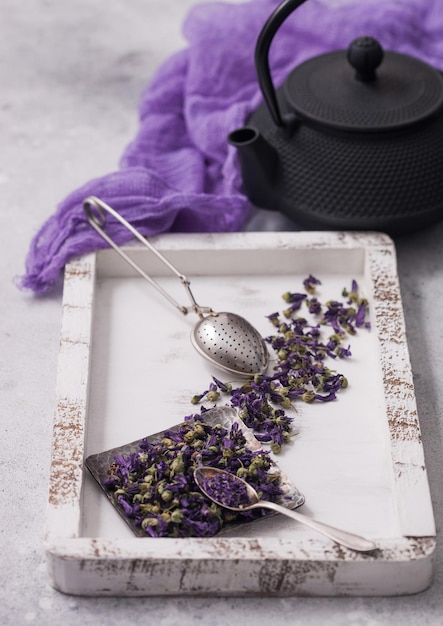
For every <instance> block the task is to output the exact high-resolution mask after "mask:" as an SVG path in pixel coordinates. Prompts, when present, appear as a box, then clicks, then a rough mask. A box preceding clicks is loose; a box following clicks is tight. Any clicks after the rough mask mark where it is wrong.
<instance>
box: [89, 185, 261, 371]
mask: <svg viewBox="0 0 443 626" xmlns="http://www.w3.org/2000/svg"><path fill="white" fill-rule="evenodd" d="M83 209H84V211H85V214H86V217H87V219H88V221H89V223H90V224H91V226H92V227H93V228H94V229H95V230H96V231H97V232H98V233H99V235H101V237H103V239H104V240H105V241H106V242H107V243H108V244H109V245H110V246H111V247H112V248H114V250H115V251H116V252H118V254H119V255H120V256H121V257H122V258H123V259H125V261H126V262H127V263H129V265H130V266H131V267H132V268H133V269H134V270H135V271H136V272H138V274H140V276H142V278H144V279H145V280H147V281H148V283H150V284H151V285H152V286H153V287H155V288H156V289H157V291H159V292H160V293H161V294H162V295H163V296H164V297H165V298H166V299H167V300H169V302H170V303H171V304H173V305H174V306H175V307H176V308H177V309H178V310H179V311H180V312H181V313H183V314H184V315H187V314H188V313H189V312H191V311H193V312H194V313H196V314H197V315H198V316H199V318H200V321H198V322H197V323H196V325H195V326H194V328H193V330H192V333H191V341H192V344H193V346H194V348H195V349H196V350H197V352H198V353H199V354H200V355H201V356H203V357H204V358H205V359H208V360H209V361H210V362H211V363H212V364H213V365H216V366H217V367H219V368H220V369H222V370H224V371H225V372H229V373H231V374H236V375H237V376H243V377H248V376H253V375H254V374H262V373H263V372H264V371H265V370H266V369H267V367H268V362H269V355H268V350H267V348H266V344H265V342H264V341H263V338H262V337H261V335H260V333H259V332H258V330H256V329H255V328H254V327H253V326H252V325H251V324H250V323H249V322H248V321H247V320H245V319H244V318H243V317H240V315H236V314H235V313H226V312H223V313H216V312H215V311H213V310H212V309H211V308H210V307H201V306H199V305H198V304H197V302H196V300H195V298H194V295H193V294H192V291H191V288H190V281H189V280H188V279H187V278H186V276H184V275H183V274H181V273H180V272H179V271H178V270H177V268H175V267H174V265H172V263H171V262H170V261H168V259H166V258H165V257H164V256H163V255H162V254H160V252H159V251H158V250H157V249H156V248H155V247H154V246H153V245H152V244H151V243H149V241H148V240H147V239H145V237H143V235H142V234H141V233H139V232H138V230H136V229H135V228H134V227H133V226H132V225H131V224H130V223H129V222H127V221H126V220H125V219H124V218H123V217H122V216H121V215H120V214H119V213H117V211H115V210H114V209H113V208H111V207H110V206H109V205H108V204H106V203H105V202H103V200H100V199H99V198H96V197H95V196H90V197H88V198H86V200H85V201H84V203H83ZM105 213H109V214H110V215H112V216H113V217H114V218H115V219H116V220H118V221H119V222H120V223H121V224H123V226H125V227H126V228H127V229H128V230H129V231H130V232H131V233H132V234H133V235H134V237H135V238H136V239H138V241H140V243H142V244H143V245H144V246H145V247H146V248H148V249H149V250H150V251H151V252H153V253H154V254H155V255H156V256H157V257H158V258H159V259H160V260H161V261H162V262H163V263H164V264H165V265H166V266H167V267H168V268H169V269H170V270H171V271H172V272H173V273H174V274H175V275H176V276H177V277H178V278H179V279H180V281H181V283H182V285H183V286H184V287H185V289H186V291H187V293H188V296H189V298H190V301H191V306H189V307H186V306H182V305H180V304H179V303H178V302H176V301H175V300H174V298H172V297H171V295H170V294H168V293H167V292H166V291H165V290H164V289H163V287H161V286H160V285H159V284H158V283H157V282H156V281H155V280H154V279H153V278H151V277H150V276H148V275H147V274H146V273H145V272H144V271H143V270H142V269H141V268H140V267H139V266H138V265H137V264H136V263H134V261H133V260H132V259H131V258H130V257H129V256H128V255H127V254H126V253H125V252H124V251H123V250H122V249H121V248H120V247H119V246H118V245H117V244H116V243H115V241H114V240H113V239H111V237H109V235H108V234H107V233H106V232H105V230H104V228H105V227H106V215H105Z"/></svg>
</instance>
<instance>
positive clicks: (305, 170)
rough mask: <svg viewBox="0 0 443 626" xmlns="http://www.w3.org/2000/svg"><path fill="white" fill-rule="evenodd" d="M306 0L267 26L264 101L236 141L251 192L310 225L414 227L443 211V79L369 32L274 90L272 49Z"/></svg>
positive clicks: (262, 51) (261, 70) (259, 54)
mask: <svg viewBox="0 0 443 626" xmlns="http://www.w3.org/2000/svg"><path fill="white" fill-rule="evenodd" d="M304 1H305V0H285V1H284V2H282V3H281V4H280V5H279V6H278V7H277V9H276V10H275V11H274V13H273V14H272V15H271V17H270V18H269V19H268V21H267V22H266V24H265V26H264V27H263V29H262V31H261V33H260V36H259V38H258V41H257V46H256V51H255V64H256V69H257V75H258V80H259V84H260V88H261V91H262V94H263V98H264V103H263V104H262V105H261V106H260V107H259V108H258V109H257V110H256V111H254V112H253V113H252V115H251V116H250V117H249V119H248V120H247V123H246V126H244V127H243V128H240V129H237V130H235V131H233V132H232V133H231V134H230V135H229V137H228V141H229V142H230V143H231V144H232V145H234V146H236V147H237V149H238V155H239V160H240V166H241V172H242V178H243V186H244V191H245V193H246V194H247V196H248V197H249V198H250V200H251V201H252V202H253V203H254V204H255V205H257V206H259V207H262V208H266V209H271V210H278V211H280V212H282V213H283V214H285V215H287V216H288V217H290V218H291V219H293V220H295V221H296V222H297V223H298V224H300V225H301V226H303V227H306V228H310V229H327V230H328V229H334V230H343V229H346V230H382V231H385V232H388V233H391V234H397V233H407V232H411V231H413V230H418V229H420V228H424V227H426V226H429V225H431V224H433V223H435V222H436V221H438V220H440V219H441V218H443V168H442V164H443V76H442V74H441V73H440V72H439V71H438V70H436V69H434V68H433V67H430V66H429V65H427V64H426V63H423V62H422V61H420V60H418V59H415V58H413V57H411V56H407V55H404V54H399V53H397V52H385V51H383V49H382V47H381V46H380V44H379V43H378V42H377V41H376V40H375V39H373V38H371V37H359V38H358V39H356V40H355V41H353V42H352V43H351V45H350V46H349V48H348V50H347V51H346V50H340V51H337V52H332V53H328V54H324V55H321V56H318V57H315V58H313V59H310V60H308V61H306V62H304V63H302V64H301V65H299V66H298V67H296V68H295V69H294V70H293V71H292V73H291V74H290V75H289V76H288V77H287V79H286V81H285V83H284V84H283V86H282V87H280V88H279V89H277V90H276V89H275V88H274V85H273V82H272V77H271V73H270V69H269V61H268V55H269V48H270V45H271V42H272V40H273V38H274V35H275V34H276V32H277V30H278V29H279V28H280V26H281V25H282V23H283V22H284V20H285V19H286V18H287V17H288V16H289V15H290V14H291V13H292V12H293V11H294V10H295V9H296V8H297V7H298V6H299V5H301V4H303V2H304Z"/></svg>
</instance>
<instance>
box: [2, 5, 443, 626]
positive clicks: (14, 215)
mask: <svg viewBox="0 0 443 626" xmlns="http://www.w3.org/2000/svg"><path fill="white" fill-rule="evenodd" d="M348 1H350V0H348ZM354 1H357V0H354ZM193 4H196V1H195V0H144V1H142V0H131V2H122V1H120V2H118V1H117V0H76V1H75V2H68V1H66V0H65V1H64V2H61V1H60V0H33V1H28V2H26V1H25V0H0V24H1V36H0V145H1V149H0V220H1V221H0V254H1V263H0V285H1V287H0V289H1V292H0V293H1V297H0V319H1V325H0V332H1V340H0V369H1V375H0V394H1V398H0V428H1V431H0V432H1V439H0V467H1V474H0V494H1V505H2V506H1V507H0V545H1V551H0V554H1V557H0V574H1V583H0V623H1V624H2V625H4V626H6V625H9V624H11V625H14V626H21V625H22V624H39V625H48V626H52V625H54V626H55V625H57V626H58V625H59V624H64V625H65V626H70V625H77V624H82V626H89V625H91V624H106V625H107V626H113V625H116V624H135V623H137V624H138V623H149V624H157V625H158V626H166V625H171V626H176V625H184V624H194V623H195V624H205V625H208V626H212V625H213V626H219V625H220V626H221V625H225V624H231V623H232V622H233V621H234V622H241V623H242V624H244V625H245V626H249V625H254V626H256V625H257V624H266V623H272V624H275V625H277V624H294V625H298V624H300V625H303V626H311V625H317V624H320V625H322V624H325V625H326V624H327V625H328V626H379V625H384V624H390V625H394V626H395V625H397V624H398V625H411V626H425V625H427V624H435V625H437V624H442V622H443V589H442V586H443V580H442V560H443V555H442V550H441V541H440V528H441V525H442V516H443V490H442V488H441V485H442V478H443V476H442V474H443V472H442V463H441V459H442V458H443V441H442V439H443V435H442V422H443V392H442V389H443V383H442V371H443V359H442V349H443V323H442V313H441V311H442V309H443V280H442V275H443V244H442V239H443V223H442V224H439V225H438V226H436V227H434V228H433V229H432V230H431V231H427V232H424V233H418V234H416V235H414V236H409V237H407V238H403V239H399V240H398V241H397V242H396V243H397V249H398V261H399V275H400V284H401V289H402V295H403V299H404V308H405V316H406V324H407V329H408V342H409V348H410V353H411V360H412V367H413V372H414V378H415V383H416V393H417V402H418V408H419V414H420V420H421V426H422V432H423V439H424V445H425V452H426V460H427V466H428V473H429V478H430V484H431V491H432V497H433V502H434V507H435V516H436V523H437V529H438V532H439V542H438V543H439V545H438V549H437V561H436V575H435V580H434V583H433V585H432V586H431V588H430V589H428V590H427V591H425V592H424V593H422V594H419V595H417V596H411V597H403V598H355V599H343V598H336V599H323V598H320V599H312V598H294V599H271V598H258V599H242V598H236V599H231V598H218V599H213V598H209V599H204V598H191V599H185V598H147V599H133V598H132V599H103V598H102V599H100V598H99V599H95V598H92V599H91V598H89V599H85V598H74V597H69V596H64V595H62V594H60V593H58V592H56V591H54V590H53V589H52V588H51V587H50V586H49V585H48V581H47V577H46V569H45V557H44V552H43V545H42V540H43V531H44V522H45V507H46V496H47V482H48V473H49V462H50V446H51V434H52V416H53V408H54V393H55V376H56V366H57V353H58V341H59V331H60V314H61V291H60V290H58V291H57V292H56V293H55V294H54V295H52V296H50V297H47V298H44V299H40V300H39V299H36V298H34V297H32V296H30V295H29V294H24V293H21V292H19V291H18V290H17V289H16V287H15V286H14V284H13V279H14V277H15V276H17V275H19V274H21V273H22V272H23V267H24V258H25V255H26V252H27V249H28V245H29V242H30V240H31V238H32V236H33V235H34V234H35V233H36V231H37V229H38V228H39V226H40V225H41V224H42V222H43V221H44V220H45V219H46V218H47V217H49V215H50V214H51V213H52V212H53V211H54V207H55V204H56V203H57V202H59V201H60V200H61V199H62V198H64V197H65V196H66V195H67V194H68V193H69V192H70V191H72V190H73V189H75V188H77V187H78V186H79V185H81V184H83V183H84V182H86V181H87V180H89V179H91V178H93V177H95V176H99V175H102V174H106V173H108V172H109V171H111V170H114V169H116V167H117V163H118V160H119V157H120V155H121V153H122V151H123V148H124V147H125V146H126V144H127V143H128V142H129V141H130V140H131V139H132V137H133V135H134V133H135V131H136V128H137V105H138V101H139V97H140V93H141V90H142V89H143V88H144V87H145V85H146V84H147V82H148V80H149V77H150V76H151V75H152V73H153V71H154V70H156V69H157V67H158V65H159V64H160V62H161V61H162V60H164V59H165V58H166V57H167V56H169V55H170V53H171V52H172V51H174V50H176V49H178V48H180V47H183V46H184V45H185V42H184V41H183V39H182V38H181V35H180V24H181V21H182V19H183V17H184V15H185V14H186V12H187V10H188V8H189V7H190V6H191V5H193ZM98 87H99V88H98ZM252 228H260V229H269V230H278V229H290V228H291V225H290V224H288V223H287V221H286V220H285V219H283V218H279V217H278V216H275V218H273V219H269V218H268V217H266V216H264V215H263V214H260V215H258V216H257V217H256V218H255V220H254V221H253V224H252V225H251V229H252Z"/></svg>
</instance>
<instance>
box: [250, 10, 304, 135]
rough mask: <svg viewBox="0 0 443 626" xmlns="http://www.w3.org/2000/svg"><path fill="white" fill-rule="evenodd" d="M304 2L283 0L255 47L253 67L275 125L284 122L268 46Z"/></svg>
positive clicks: (281, 124)
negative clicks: (270, 67) (271, 68)
mask: <svg viewBox="0 0 443 626" xmlns="http://www.w3.org/2000/svg"><path fill="white" fill-rule="evenodd" d="M304 2H306V0H283V2H282V3H281V4H280V5H279V6H278V7H277V8H276V9H275V11H274V12H273V13H272V14H271V16H270V17H269V19H268V20H267V22H266V23H265V25H264V26H263V28H262V30H261V32H260V35H259V36H258V39H257V44H256V47H255V69H256V72H257V77H258V82H259V85H260V89H261V92H262V94H263V98H264V100H265V102H266V105H267V107H268V109H269V113H270V114H271V117H272V119H273V120H274V123H275V124H276V126H284V123H283V118H282V115H281V112H280V108H279V106H278V102H277V95H276V92H275V87H274V83H273V82H272V76H271V71H270V69H269V48H270V47H271V43H272V40H273V39H274V36H275V34H276V32H277V31H278V29H279V28H280V26H281V25H282V24H283V22H284V21H285V20H286V18H287V17H288V16H289V15H291V13H292V12H293V11H295V9H297V8H298V7H299V6H300V5H301V4H303V3H304Z"/></svg>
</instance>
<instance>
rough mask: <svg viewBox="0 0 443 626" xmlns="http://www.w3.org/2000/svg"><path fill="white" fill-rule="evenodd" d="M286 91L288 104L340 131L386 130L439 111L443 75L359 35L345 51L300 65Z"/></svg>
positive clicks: (301, 113) (306, 115)
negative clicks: (386, 50) (385, 49)
mask: <svg viewBox="0 0 443 626" xmlns="http://www.w3.org/2000/svg"><path fill="white" fill-rule="evenodd" d="M346 58H347V60H348V62H349V63H346ZM284 92H285V96H286V100H287V102H288V104H289V106H290V107H292V108H293V109H294V110H295V112H296V113H297V114H298V115H299V116H300V117H303V118H306V119H309V120H311V121H313V122H317V123H321V124H326V125H328V126H331V127H333V128H337V129H342V130H355V131H366V132H376V131H387V130H391V129H396V128H401V127H405V126H409V125H411V124H415V123H416V122H419V121H421V120H423V119H425V118H427V117H428V116H430V115H432V114H433V113H435V112H436V111H437V110H438V109H439V108H440V107H441V106H442V104H443V77H442V75H441V74H440V72H439V71H438V70H436V69H434V68H433V67H431V66H429V65H427V64H426V63H424V62H422V61H420V60H418V59H416V58H414V57H411V56H407V55H405V54H400V53H397V52H385V51H383V49H382V47H381V46H380V44H379V43H378V42H377V41H376V40H375V39H373V38H372V37H359V38H358V39H355V40H354V41H353V42H352V43H351V45H350V46H349V48H348V50H347V52H346V51H345V50H340V51H337V52H332V53H328V54H323V55H321V56H318V57H315V58H313V59H310V60H308V61H306V62H304V63H302V64H301V65H299V66H298V67H297V68H296V69H295V70H293V72H292V73H291V74H290V75H289V76H288V78H287V80H286V82H285V85H284Z"/></svg>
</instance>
